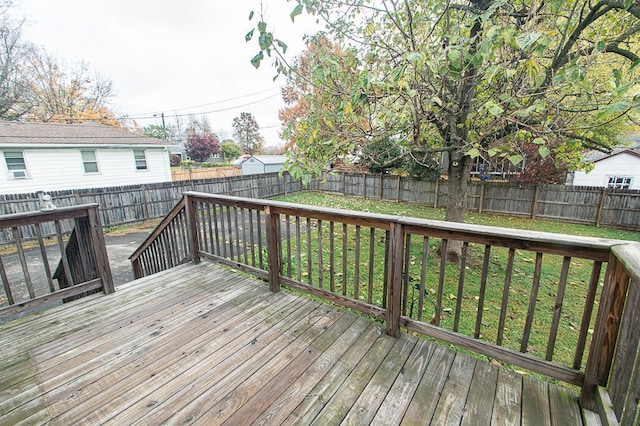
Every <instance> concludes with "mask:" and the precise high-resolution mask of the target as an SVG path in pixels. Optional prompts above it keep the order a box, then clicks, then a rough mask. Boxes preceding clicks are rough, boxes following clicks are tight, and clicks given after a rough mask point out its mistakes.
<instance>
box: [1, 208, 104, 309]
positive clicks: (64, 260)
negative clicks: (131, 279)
mask: <svg viewBox="0 0 640 426" xmlns="http://www.w3.org/2000/svg"><path fill="white" fill-rule="evenodd" d="M46 227H52V228H53V229H54V230H55V231H54V233H53V235H52V236H51V237H50V238H47V237H45V236H44V232H43V230H44V229H45V228H46ZM63 228H70V229H72V231H71V235H70V237H69V239H68V241H66V240H65V238H64V235H63ZM0 229H1V230H5V231H8V232H9V233H10V234H11V235H12V239H13V241H15V243H14V245H13V247H12V248H13V249H12V250H7V249H6V248H5V250H4V251H3V252H2V254H1V255H0V280H1V281H2V290H3V291H2V293H0V319H4V318H6V317H9V316H12V315H15V314H17V313H22V312H25V311H28V310H31V309H35V308H37V307H39V306H43V305H47V304H50V303H54V302H59V301H60V300H64V299H67V298H70V297H73V296H77V295H81V294H85V293H87V292H92V291H95V290H102V291H104V292H105V293H106V294H108V293H111V292H113V291H114V287H113V278H112V276H111V269H110V266H109V259H108V256H107V249H106V246H105V242H104V236H103V235H102V224H101V223H100V216H99V214H98V206H97V204H85V205H81V206H74V207H63V208H60V209H57V210H54V211H50V212H40V211H38V212H32V213H16V214H12V215H3V216H0ZM32 234H34V235H36V241H37V243H36V244H33V245H34V246H35V247H33V248H32V249H31V250H27V248H29V247H28V245H27V244H25V243H24V235H32ZM36 247H37V250H36V249H35V248H36ZM10 248H11V247H10ZM56 265H57V266H56ZM54 280H56V281H57V285H56V282H55V281H54Z"/></svg>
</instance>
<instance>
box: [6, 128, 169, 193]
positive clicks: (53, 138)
mask: <svg viewBox="0 0 640 426" xmlns="http://www.w3.org/2000/svg"><path fill="white" fill-rule="evenodd" d="M169 145H171V143H169V142H167V141H163V140H160V139H156V138H150V137H147V136H142V135H138V134H135V133H132V132H129V131H126V130H122V129H117V128H114V127H110V126H106V125H103V124H98V123H94V122H88V123H84V124H52V123H21V122H0V194H16V193H29V192H37V191H54V190H64V189H80V188H96V187H106V186H121V185H134V184H144V183H154V182H170V181H171V168H170V166H169V153H168V146H169Z"/></svg>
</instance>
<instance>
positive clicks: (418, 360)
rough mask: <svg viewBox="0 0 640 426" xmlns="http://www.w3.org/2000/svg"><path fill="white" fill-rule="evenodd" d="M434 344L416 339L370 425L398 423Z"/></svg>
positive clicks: (413, 392)
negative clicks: (411, 350) (405, 361)
mask: <svg viewBox="0 0 640 426" xmlns="http://www.w3.org/2000/svg"><path fill="white" fill-rule="evenodd" d="M434 348H435V345H433V344H432V343H429V342H427V341H426V340H422V339H421V340H418V342H417V343H416V346H415V347H414V348H413V352H412V353H411V355H410V356H409V359H408V360H407V363H406V364H405V366H404V367H403V368H402V369H401V370H400V373H399V374H398V377H397V379H396V381H395V383H393V385H392V386H391V390H390V391H389V394H388V395H387V398H385V400H384V401H383V402H382V404H381V405H380V408H379V409H378V411H377V412H376V415H375V417H374V418H373V419H372V420H371V424H372V425H386V424H399V423H400V421H401V420H402V417H404V413H405V412H406V410H407V408H408V407H409V403H410V402H411V399H412V398H413V395H414V394H415V392H416V389H417V388H418V384H419V383H420V378H421V377H422V375H423V374H424V370H425V369H426V368H427V365H428V363H429V359H430V358H431V354H432V353H433V350H434Z"/></svg>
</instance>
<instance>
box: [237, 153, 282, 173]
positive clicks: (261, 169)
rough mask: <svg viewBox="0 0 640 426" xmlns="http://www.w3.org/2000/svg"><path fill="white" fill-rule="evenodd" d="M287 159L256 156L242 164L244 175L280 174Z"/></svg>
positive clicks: (277, 156) (278, 156) (279, 156)
mask: <svg viewBox="0 0 640 426" xmlns="http://www.w3.org/2000/svg"><path fill="white" fill-rule="evenodd" d="M286 159H287V157H286V155H254V156H253V157H251V158H248V159H246V160H245V161H243V162H242V164H241V167H242V175H257V174H261V173H273V172H279V171H280V169H282V167H283V166H284V162H285V160H286Z"/></svg>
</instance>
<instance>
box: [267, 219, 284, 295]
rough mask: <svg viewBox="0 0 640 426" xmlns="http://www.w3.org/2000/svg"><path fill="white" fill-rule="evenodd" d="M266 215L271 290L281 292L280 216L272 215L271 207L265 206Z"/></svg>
mask: <svg viewBox="0 0 640 426" xmlns="http://www.w3.org/2000/svg"><path fill="white" fill-rule="evenodd" d="M264 213H265V216H266V222H267V266H268V269H269V289H270V290H271V291H273V292H276V291H280V281H279V280H278V275H279V273H280V215H279V214H277V213H272V212H271V208H270V207H269V206H265V208H264Z"/></svg>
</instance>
